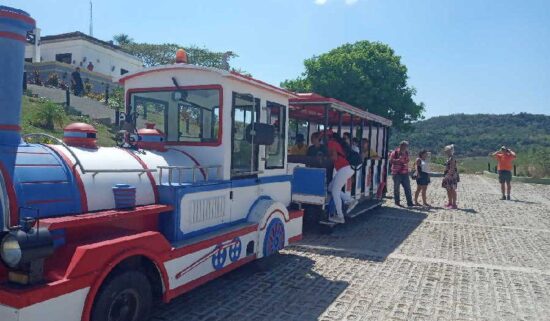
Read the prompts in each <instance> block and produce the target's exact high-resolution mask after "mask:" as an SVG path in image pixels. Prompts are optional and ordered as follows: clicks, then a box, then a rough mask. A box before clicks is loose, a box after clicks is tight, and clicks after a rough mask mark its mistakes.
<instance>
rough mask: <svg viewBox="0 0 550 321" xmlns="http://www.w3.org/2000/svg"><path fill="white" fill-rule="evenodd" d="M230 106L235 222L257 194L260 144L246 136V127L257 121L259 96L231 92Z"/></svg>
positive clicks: (247, 208) (233, 211)
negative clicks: (231, 100)
mask: <svg viewBox="0 0 550 321" xmlns="http://www.w3.org/2000/svg"><path fill="white" fill-rule="evenodd" d="M231 107H232V109H231V194H232V198H231V221H238V220H241V219H244V218H246V215H247V214H248V210H249V209H250V206H251V205H252V203H253V202H254V201H255V200H256V199H257V198H258V196H259V193H260V189H259V185H258V173H259V171H258V168H259V146H258V145H257V144H254V143H251V142H250V141H248V140H247V137H246V132H247V128H248V129H249V130H250V128H251V126H253V125H254V124H256V123H258V122H259V119H260V99H259V98H255V97H254V96H253V95H252V94H243V93H235V92H234V93H233V103H232V106H231Z"/></svg>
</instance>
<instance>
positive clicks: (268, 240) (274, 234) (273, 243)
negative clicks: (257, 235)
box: [263, 218, 285, 257]
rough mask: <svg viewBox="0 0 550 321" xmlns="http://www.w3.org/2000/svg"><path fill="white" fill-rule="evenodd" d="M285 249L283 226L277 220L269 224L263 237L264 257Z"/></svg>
mask: <svg viewBox="0 0 550 321" xmlns="http://www.w3.org/2000/svg"><path fill="white" fill-rule="evenodd" d="M283 247H285V225H284V224H283V222H282V221H281V220H280V219H279V218H274V219H272V220H271V222H269V225H268V226H267V229H266V231H265V236H264V248H263V250H264V257H266V256H270V255H272V254H275V253H278V252H279V250H282V249H283Z"/></svg>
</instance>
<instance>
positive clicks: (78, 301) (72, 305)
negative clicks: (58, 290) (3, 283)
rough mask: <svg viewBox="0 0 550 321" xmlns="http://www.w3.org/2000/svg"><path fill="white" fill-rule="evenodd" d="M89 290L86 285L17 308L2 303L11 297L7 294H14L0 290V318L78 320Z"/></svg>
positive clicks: (17, 320) (7, 319)
mask: <svg viewBox="0 0 550 321" xmlns="http://www.w3.org/2000/svg"><path fill="white" fill-rule="evenodd" d="M89 290H90V288H89V287H87V288H83V289H80V290H76V291H73V292H70V293H67V294H63V295H60V296H57V297H55V298H51V299H49V300H45V301H42V302H37V303H34V304H31V305H28V306H24V307H17V308H15V307H12V306H9V305H5V304H3V301H5V300H4V299H8V300H10V299H13V298H9V297H8V296H13V295H16V294H11V293H10V294H7V293H5V292H3V293H2V292H0V320H1V321H80V320H81V319H82V311H83V309H84V302H85V300H86V296H87V295H88V292H89ZM16 296H17V295H16ZM10 301H11V300H10ZM23 301H24V300H23Z"/></svg>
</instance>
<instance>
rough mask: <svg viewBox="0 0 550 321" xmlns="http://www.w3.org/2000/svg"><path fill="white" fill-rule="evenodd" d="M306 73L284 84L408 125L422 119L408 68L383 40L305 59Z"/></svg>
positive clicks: (344, 46)
mask: <svg viewBox="0 0 550 321" xmlns="http://www.w3.org/2000/svg"><path fill="white" fill-rule="evenodd" d="M304 65H305V69H306V70H305V72H304V73H303V74H302V75H301V76H300V77H298V78H297V79H293V80H285V81H284V82H282V83H281V86H282V87H284V88H287V89H289V90H292V91H296V92H311V91H313V92H315V93H318V94H320V95H323V96H327V97H332V98H336V99H339V100H342V101H344V102H347V103H349V104H351V105H354V106H357V107H360V108H363V109H368V111H370V112H373V113H375V114H378V115H380V116H384V117H387V118H390V119H392V120H393V122H394V125H395V126H396V127H401V128H402V127H407V126H408V124H410V123H411V122H413V121H416V120H419V119H421V118H422V112H423V111H424V104H423V103H416V102H415V101H414V100H413V97H414V96H415V94H416V90H415V89H414V88H412V87H410V86H409V85H408V84H407V79H408V76H407V67H406V66H405V65H403V64H402V63H401V57H399V56H397V55H396V54H395V52H394V50H393V49H392V48H390V47H389V46H388V45H386V44H383V43H380V42H370V41H366V40H365V41H359V42H356V43H354V44H345V45H343V46H340V47H338V48H335V49H333V50H331V51H329V52H327V53H324V54H321V55H319V56H314V57H312V58H309V59H306V60H305V61H304Z"/></svg>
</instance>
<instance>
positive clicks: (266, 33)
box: [3, 0, 550, 117]
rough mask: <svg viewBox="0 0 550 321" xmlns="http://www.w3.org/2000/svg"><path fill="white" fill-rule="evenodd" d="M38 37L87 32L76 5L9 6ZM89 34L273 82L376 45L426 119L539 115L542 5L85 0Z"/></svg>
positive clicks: (546, 82)
mask: <svg viewBox="0 0 550 321" xmlns="http://www.w3.org/2000/svg"><path fill="white" fill-rule="evenodd" d="M3 4H5V5H9V6H14V7H18V8H21V9H24V10H26V11H28V12H29V13H31V15H32V16H33V17H34V18H35V19H36V20H37V21H38V24H39V26H40V27H41V28H42V30H43V34H44V35H48V34H56V33H62V32H70V31H75V30H80V31H83V32H87V30H88V14H89V13H88V6H89V1H87V0H24V1H23V0H9V1H3ZM93 4H94V36H95V37H98V38H100V39H103V40H110V39H111V38H112V36H113V35H114V34H117V33H127V34H129V35H130V36H131V37H133V38H134V39H135V40H136V41H141V42H176V43H181V44H184V45H189V44H194V45H198V46H203V47H206V48H209V49H213V50H220V51H225V50H232V51H234V52H236V53H238V54H239V56H240V57H239V58H237V59H236V60H234V61H233V64H234V65H235V66H236V67H240V68H242V69H243V70H246V71H248V72H250V73H252V75H253V76H254V77H256V78H258V79H261V80H264V81H267V82H270V83H273V84H276V85H278V84H279V83H280V82H281V81H282V80H284V79H288V78H295V77H296V76H298V75H299V74H300V73H301V72H303V69H304V68H303V60H304V59H306V58H309V57H311V56H313V55H316V54H320V53H323V52H326V51H328V50H330V49H332V48H335V47H337V46H339V45H341V44H344V43H346V42H355V41H358V40H371V41H381V42H384V43H387V44H389V45H390V46H391V47H392V48H394V49H395V51H396V52H397V54H398V55H400V56H401V57H402V61H403V63H404V64H405V65H406V66H407V67H408V69H409V77H410V79H409V83H410V85H411V86H414V87H415V88H416V89H417V91H418V94H417V96H416V100H417V101H422V102H424V103H425V104H426V113H425V115H426V116H427V117H431V116H436V115H446V114H452V113H462V112H463V113H519V112H531V113H544V114H550V1H547V0H524V1H521V0H518V1H512V0H492V1H488V0H235V1H228V0H225V1H223V0H201V1H190V0H179V1H167V0H162V1H160V0H159V1H143V0H133V1H126V0H116V1H114V0H94V1H93Z"/></svg>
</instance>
